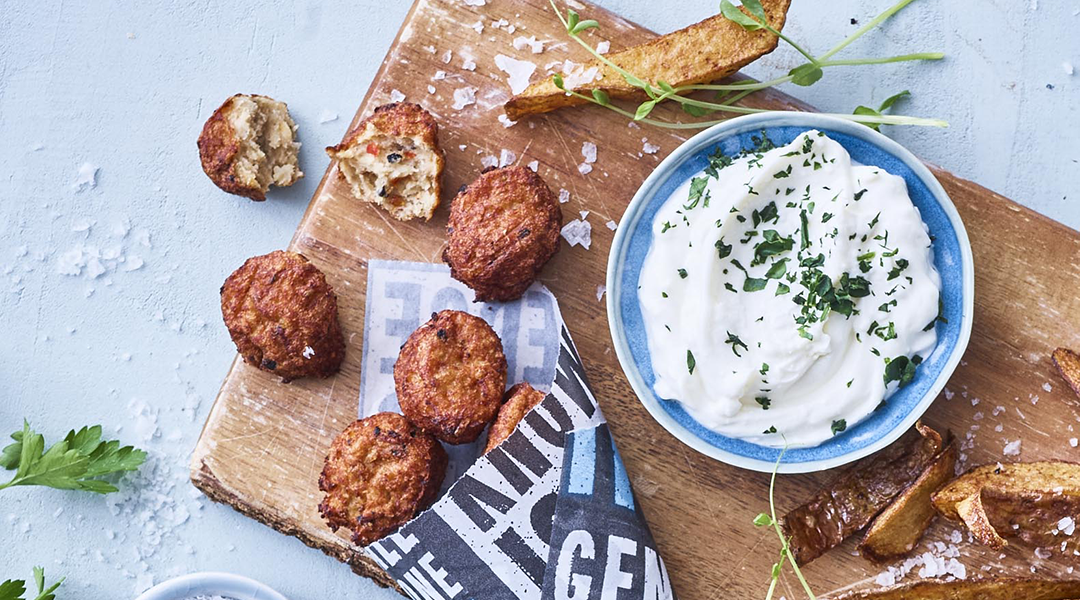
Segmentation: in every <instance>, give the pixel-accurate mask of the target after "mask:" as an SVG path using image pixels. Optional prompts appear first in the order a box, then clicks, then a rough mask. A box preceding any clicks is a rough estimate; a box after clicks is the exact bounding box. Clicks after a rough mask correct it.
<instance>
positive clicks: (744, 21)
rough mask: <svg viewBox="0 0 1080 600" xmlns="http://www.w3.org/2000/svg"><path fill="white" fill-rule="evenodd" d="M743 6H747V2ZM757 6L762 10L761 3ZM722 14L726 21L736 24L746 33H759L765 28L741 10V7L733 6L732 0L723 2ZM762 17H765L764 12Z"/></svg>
mask: <svg viewBox="0 0 1080 600" xmlns="http://www.w3.org/2000/svg"><path fill="white" fill-rule="evenodd" d="M743 5H744V6H746V2H743ZM757 6H758V8H759V9H760V8H761V3H760V2H759V3H757ZM747 9H748V10H749V9H750V7H749V6H747ZM720 14H722V15H724V18H725V19H727V20H729V21H733V22H735V23H736V24H738V25H739V26H740V27H742V28H743V29H745V30H746V31H757V30H759V29H763V28H764V27H765V25H763V24H762V23H761V22H760V21H758V20H756V19H754V18H753V17H751V16H750V15H748V14H746V13H744V12H743V11H741V10H739V7H737V6H735V5H734V4H732V3H731V0H721V2H720ZM762 16H763V17H764V11H763V12H762Z"/></svg>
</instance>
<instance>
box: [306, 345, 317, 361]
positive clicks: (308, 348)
mask: <svg viewBox="0 0 1080 600" xmlns="http://www.w3.org/2000/svg"><path fill="white" fill-rule="evenodd" d="M312 356H315V349H314V348H312V347H311V346H304V358H311V357H312Z"/></svg>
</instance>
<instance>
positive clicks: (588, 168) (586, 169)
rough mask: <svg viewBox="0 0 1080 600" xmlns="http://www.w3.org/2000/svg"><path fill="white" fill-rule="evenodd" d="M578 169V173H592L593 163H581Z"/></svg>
mask: <svg viewBox="0 0 1080 600" xmlns="http://www.w3.org/2000/svg"><path fill="white" fill-rule="evenodd" d="M577 170H578V173H581V174H582V175H588V174H589V173H592V165H590V164H589V163H581V164H580V165H578V166H577Z"/></svg>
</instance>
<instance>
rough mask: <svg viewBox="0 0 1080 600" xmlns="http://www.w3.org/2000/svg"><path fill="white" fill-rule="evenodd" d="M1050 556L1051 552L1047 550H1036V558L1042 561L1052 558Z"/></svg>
mask: <svg viewBox="0 0 1080 600" xmlns="http://www.w3.org/2000/svg"><path fill="white" fill-rule="evenodd" d="M1050 556H1051V554H1050V551H1049V550H1047V549H1046V548H1036V549H1035V557H1036V558H1041V559H1042V560H1046V559H1048V558H1050Z"/></svg>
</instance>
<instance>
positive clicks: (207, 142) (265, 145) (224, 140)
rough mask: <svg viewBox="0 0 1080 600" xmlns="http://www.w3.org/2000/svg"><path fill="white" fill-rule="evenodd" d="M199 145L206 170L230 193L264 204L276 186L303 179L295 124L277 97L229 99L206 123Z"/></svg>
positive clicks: (253, 96) (233, 97)
mask: <svg viewBox="0 0 1080 600" xmlns="http://www.w3.org/2000/svg"><path fill="white" fill-rule="evenodd" d="M198 145H199V162H201V163H202V168H203V172H205V173H206V176H207V177H209V178H210V180H211V181H213V182H214V185H216V186H218V187H219V188H221V189H222V190H224V191H226V192H228V193H230V194H236V195H238V196H244V197H247V198H251V199H252V200H256V201H262V200H266V192H267V190H269V189H270V186H271V185H277V186H289V185H292V184H293V183H296V181H297V180H298V179H300V178H301V177H303V176H304V174H303V172H301V171H300V164H299V154H300V142H298V141H296V123H295V122H293V120H292V117H290V116H289V109H288V107H286V106H285V103H284V102H278V101H277V100H274V99H273V98H268V97H266V96H260V95H258V94H253V95H248V94H236V95H234V96H231V97H229V98H228V99H227V100H225V102H224V103H223V104H222V105H221V106H219V107H218V109H217V110H215V111H214V114H212V115H210V118H209V119H207V121H206V124H205V125H203V130H202V133H201V134H200V135H199V141H198Z"/></svg>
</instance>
